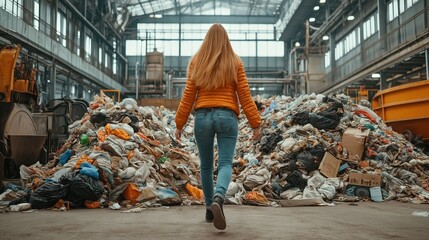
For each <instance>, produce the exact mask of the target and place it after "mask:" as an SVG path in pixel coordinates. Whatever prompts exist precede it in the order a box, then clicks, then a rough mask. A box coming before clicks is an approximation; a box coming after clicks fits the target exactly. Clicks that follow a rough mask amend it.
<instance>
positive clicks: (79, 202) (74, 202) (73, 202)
mask: <svg viewBox="0 0 429 240" xmlns="http://www.w3.org/2000/svg"><path fill="white" fill-rule="evenodd" d="M66 200H67V201H68V202H69V204H70V208H80V207H84V203H85V200H83V199H82V198H81V197H79V196H76V194H73V193H72V192H70V191H69V192H68V193H67V196H66Z"/></svg>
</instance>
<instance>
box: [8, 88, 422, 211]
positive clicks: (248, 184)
mask: <svg viewBox="0 0 429 240" xmlns="http://www.w3.org/2000/svg"><path fill="white" fill-rule="evenodd" d="M255 102H256V103H257V106H258V107H259V109H260V112H261V116H262V119H263V126H262V129H263V136H262V138H261V139H260V140H259V141H257V142H254V141H252V140H251V134H252V131H251V129H250V126H249V125H248V123H247V120H246V118H245V117H244V114H242V116H241V118H240V122H239V131H240V132H239V141H238V142H237V147H236V155H235V159H234V161H233V179H232V182H231V183H230V185H229V188H228V191H227V202H228V203H230V204H252V205H262V206H269V205H271V206H278V205H279V204H280V203H281V201H282V200H285V199H323V200H324V201H327V202H336V201H360V200H362V199H372V200H373V201H383V200H384V201H386V200H398V201H402V202H412V203H429V181H428V179H429V157H428V156H427V155H426V154H424V153H423V151H422V149H421V148H418V147H416V146H414V145H413V144H411V143H410V142H409V141H407V139H406V138H405V137H404V136H403V135H401V134H398V133H396V132H394V131H392V129H391V128H390V127H388V126H387V125H386V124H385V123H384V122H383V121H382V120H381V119H380V118H379V117H378V116H377V115H376V114H375V113H374V112H373V111H372V110H371V109H369V108H368V107H367V106H365V104H362V105H359V104H353V103H352V102H351V101H350V98H349V97H347V96H345V95H337V96H324V95H316V94H311V95H302V96H300V97H297V98H292V97H286V96H275V97H271V98H268V99H264V98H262V97H257V98H256V100H255ZM174 117H175V116H174V112H172V111H169V110H168V109H165V108H163V107H151V106H137V103H136V101H135V100H133V99H129V98H127V99H124V100H123V101H122V102H120V103H114V102H113V101H112V100H111V99H110V98H109V97H107V96H106V95H104V94H103V93H102V92H101V93H100V94H99V95H96V97H95V98H94V100H93V102H91V105H90V108H89V112H88V114H87V115H85V116H84V117H83V118H82V119H81V120H79V121H76V122H74V123H73V124H72V125H70V126H69V133H70V136H69V138H68V139H67V141H66V142H65V144H64V145H63V146H62V147H61V148H60V149H59V150H58V151H57V152H56V154H55V157H54V159H53V160H51V161H50V162H49V163H48V164H46V165H44V166H42V165H40V164H35V165H32V166H30V167H26V166H21V168H20V173H21V180H22V182H23V185H24V186H25V187H23V188H22V189H17V188H18V187H17V186H11V187H9V188H8V187H7V186H6V189H7V190H6V191H5V192H3V193H2V194H1V195H0V201H5V200H8V205H10V206H19V204H21V205H22V206H23V208H25V209H28V204H30V205H31V208H33V209H38V208H52V207H54V208H57V209H63V210H66V209H69V208H77V207H87V208H99V207H109V208H111V209H120V208H121V207H127V208H130V207H134V206H137V207H139V208H141V207H152V206H165V205H180V204H183V205H191V204H203V202H204V201H203V194H202V191H201V186H200V175H199V159H198V152H197V147H196V143H195V138H194V136H193V126H192V125H193V116H192V115H191V116H190V119H189V121H188V124H187V125H186V126H185V129H184V131H183V135H182V139H181V141H176V140H175V139H174V138H173V136H174V130H175V122H174ZM215 157H216V154H215ZM215 175H216V173H215ZM280 205H281V204H280Z"/></svg>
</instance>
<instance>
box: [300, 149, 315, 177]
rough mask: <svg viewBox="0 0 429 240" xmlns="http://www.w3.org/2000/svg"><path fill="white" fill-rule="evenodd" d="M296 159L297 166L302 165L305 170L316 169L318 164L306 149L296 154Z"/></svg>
mask: <svg viewBox="0 0 429 240" xmlns="http://www.w3.org/2000/svg"><path fill="white" fill-rule="evenodd" d="M296 160H297V161H298V164H299V166H301V167H304V168H305V170H307V171H309V172H312V171H314V170H316V169H317V168H318V167H319V166H318V165H317V163H316V162H315V161H314V157H313V155H311V153H310V152H308V151H302V152H300V153H299V154H298V155H296Z"/></svg>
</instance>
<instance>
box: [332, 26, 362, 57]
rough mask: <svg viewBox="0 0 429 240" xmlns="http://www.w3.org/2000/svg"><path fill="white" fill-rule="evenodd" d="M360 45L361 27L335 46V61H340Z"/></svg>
mask: <svg viewBox="0 0 429 240" xmlns="http://www.w3.org/2000/svg"><path fill="white" fill-rule="evenodd" d="M359 44H360V27H357V28H355V29H354V30H353V31H351V32H350V33H349V34H348V35H347V36H346V37H345V38H343V40H341V41H340V42H338V43H337V45H336V46H335V60H338V59H340V58H341V57H343V56H344V55H346V54H347V53H349V52H350V51H351V50H353V49H354V48H356V47H357V46H359Z"/></svg>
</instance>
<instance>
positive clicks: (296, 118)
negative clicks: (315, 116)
mask: <svg viewBox="0 0 429 240" xmlns="http://www.w3.org/2000/svg"><path fill="white" fill-rule="evenodd" d="M309 122H310V116H309V112H307V111H302V112H297V113H296V114H295V115H293V117H292V124H293V125H296V124H298V125H300V126H304V125H305V124H307V123H309Z"/></svg>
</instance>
